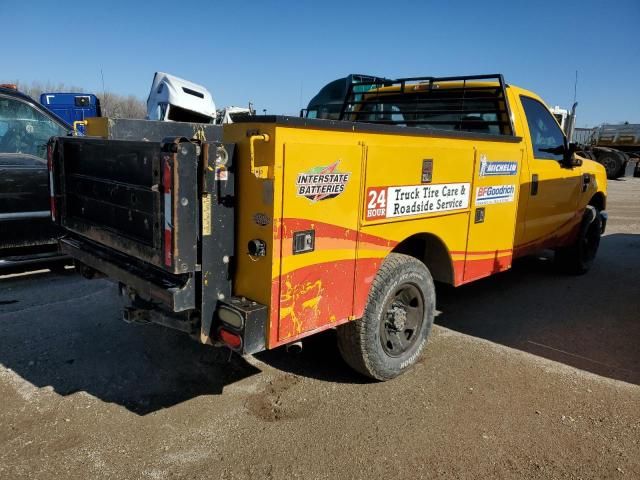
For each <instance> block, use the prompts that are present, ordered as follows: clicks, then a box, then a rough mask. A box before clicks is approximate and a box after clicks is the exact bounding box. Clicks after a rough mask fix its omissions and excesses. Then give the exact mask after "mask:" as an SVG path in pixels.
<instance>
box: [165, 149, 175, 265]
mask: <svg viewBox="0 0 640 480" xmlns="http://www.w3.org/2000/svg"><path fill="white" fill-rule="evenodd" d="M169 160H170V159H169V157H168V156H166V157H165V158H164V165H163V168H162V186H163V187H164V264H165V265H166V266H167V267H170V266H171V264H172V263H173V243H172V241H173V218H172V216H173V203H172V200H171V198H172V196H171V186H172V181H173V178H171V177H172V176H171V163H170V161H169Z"/></svg>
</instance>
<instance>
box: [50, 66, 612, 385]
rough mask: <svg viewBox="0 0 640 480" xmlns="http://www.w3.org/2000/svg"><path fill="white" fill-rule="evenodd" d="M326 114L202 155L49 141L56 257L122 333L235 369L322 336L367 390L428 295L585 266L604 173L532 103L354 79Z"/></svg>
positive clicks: (409, 361)
mask: <svg viewBox="0 0 640 480" xmlns="http://www.w3.org/2000/svg"><path fill="white" fill-rule="evenodd" d="M334 106H335V105H334ZM338 110H339V113H338V116H339V119H338V120H328V119H318V118H316V119H312V118H294V117H281V116H263V117H253V118H251V119H248V120H250V121H240V122H238V123H234V124H231V125H225V126H224V128H223V132H222V138H220V139H217V141H209V142H203V141H196V140H187V139H184V138H176V139H171V140H170V139H166V140H165V141H164V142H161V143H155V142H127V141H113V140H100V139H90V138H57V139H54V140H52V142H51V143H50V146H49V153H50V165H51V175H52V185H53V191H52V201H53V204H54V206H55V208H54V214H55V217H56V221H57V222H58V223H59V224H60V225H61V226H62V227H63V228H64V229H65V230H66V232H67V235H66V237H65V238H64V239H63V240H62V248H63V250H64V251H65V252H67V253H68V254H70V255H71V256H73V257H74V258H75V259H76V260H77V262H78V265H79V266H80V268H81V270H82V271H83V272H84V273H85V274H86V275H87V276H95V275H98V274H102V275H106V276H108V277H110V278H111V279H113V280H115V281H117V282H118V283H119V284H120V286H121V288H120V290H121V293H122V295H123V296H125V298H126V299H127V301H128V304H127V306H126V307H125V309H124V313H123V315H124V318H125V319H126V320H129V321H137V322H154V323H159V324H162V325H165V326H169V327H172V328H177V329H180V330H182V331H185V332H187V333H189V334H191V335H192V336H193V337H194V338H196V339H198V340H199V341H201V342H203V343H207V344H212V345H225V346H227V347H229V348H231V349H233V350H235V351H238V352H240V353H255V352H258V351H260V350H263V349H271V348H275V347H278V346H281V345H285V344H288V343H291V342H294V341H297V340H299V339H301V338H304V337H306V336H308V335H312V334H314V333H316V332H320V331H323V330H326V329H329V328H334V327H337V330H338V342H339V347H340V351H341V353H342V354H343V356H344V358H345V360H346V361H347V363H349V364H350V365H351V366H352V367H353V368H354V369H356V370H357V371H359V372H361V373H363V374H365V375H368V376H370V377H372V378H376V379H379V380H386V379H390V378H393V377H395V376H397V375H398V374H400V373H402V372H403V371H405V370H406V369H408V368H410V367H411V365H413V364H414V363H415V362H416V361H417V359H418V358H419V356H420V354H421V352H422V350H423V348H424V345H425V343H426V339H427V337H428V334H429V331H430V329H431V325H432V323H433V315H434V308H435V301H436V299H435V290H434V281H439V282H444V283H448V284H451V285H454V286H459V285H463V284H465V283H468V282H472V281H474V280H477V279H480V278H484V277H487V276H490V275H493V274H495V273H498V272H501V271H504V270H507V269H509V268H510V267H511V265H512V262H513V260H514V259H515V258H517V257H520V256H524V255H528V254H531V253H534V252H536V251H538V250H541V249H554V250H555V251H556V260H557V262H558V264H559V265H560V266H561V267H562V268H563V269H564V270H567V271H570V272H572V273H585V272H586V271H587V270H588V269H589V267H590V266H591V263H592V262H593V260H594V258H595V255H596V251H597V248H598V244H599V239H600V235H601V233H602V232H603V230H604V226H605V224H606V213H605V206H606V175H605V172H604V169H603V168H602V166H600V165H598V164H596V163H595V162H592V161H589V160H584V159H581V158H579V157H576V155H575V153H574V146H573V145H572V144H568V143H567V141H566V139H565V137H564V135H563V133H562V131H561V129H560V127H559V126H558V124H557V122H556V121H555V119H554V118H553V116H552V115H551V113H550V112H549V110H548V108H547V107H546V106H545V105H544V103H543V102H542V101H541V99H540V98H539V97H537V96H536V95H535V94H533V93H531V92H528V91H526V90H523V89H520V88H517V87H514V86H507V85H506V84H505V83H504V81H503V79H502V76H500V75H484V76H473V77H454V78H433V77H425V78H418V79H416V78H412V79H400V80H389V79H380V78H376V77H363V78H361V79H360V82H358V83H352V84H350V85H349V86H348V87H347V88H346V91H345V95H344V99H343V102H342V105H341V106H340V108H339V109H338ZM334 111H336V109H335V108H334ZM318 117H321V115H319V116H318Z"/></svg>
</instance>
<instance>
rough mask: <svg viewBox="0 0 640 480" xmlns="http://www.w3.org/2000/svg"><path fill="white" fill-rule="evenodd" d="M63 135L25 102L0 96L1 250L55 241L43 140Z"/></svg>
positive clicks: (53, 123)
mask: <svg viewBox="0 0 640 480" xmlns="http://www.w3.org/2000/svg"><path fill="white" fill-rule="evenodd" d="M65 134H66V129H65V128H64V127H62V126H61V125H58V124H57V123H55V122H54V121H53V120H51V119H50V118H49V117H47V116H46V115H44V114H43V113H41V112H40V111H38V110H36V108H35V107H33V106H32V105H30V104H29V103H27V102H25V101H22V100H21V99H18V98H13V97H10V96H5V95H0V232H1V235H0V248H3V247H9V246H11V247H22V246H29V245H37V244H41V243H52V242H53V239H54V237H55V233H54V224H53V222H51V214H50V212H49V178H48V175H47V162H46V160H45V157H46V144H47V141H48V140H49V137H51V136H54V135H65Z"/></svg>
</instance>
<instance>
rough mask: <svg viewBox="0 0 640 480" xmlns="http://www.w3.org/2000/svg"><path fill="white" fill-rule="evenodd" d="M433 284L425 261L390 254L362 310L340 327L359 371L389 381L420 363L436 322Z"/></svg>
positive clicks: (343, 345)
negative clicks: (421, 355) (417, 362)
mask: <svg viewBox="0 0 640 480" xmlns="http://www.w3.org/2000/svg"><path fill="white" fill-rule="evenodd" d="M434 310H435V288H434V285H433V279H432V278H431V274H430V273H429V270H428V269H427V267H426V266H425V265H424V263H422V262H420V261H419V260H417V259H415V258H413V257H410V256H407V255H401V254H397V253H392V254H390V255H389V256H388V257H387V258H386V259H385V261H384V262H383V264H382V266H381V267H380V270H379V271H378V274H377V275H376V277H375V279H374V281H373V284H372V286H371V291H370V292H369V299H368V301H367V306H366V307H365V312H364V315H363V317H362V318H361V319H359V320H354V321H352V322H349V323H347V324H345V325H342V326H340V327H338V347H339V349H340V353H341V354H342V357H343V358H344V359H345V361H346V362H347V363H348V364H349V365H350V366H351V367H352V368H353V369H354V370H356V371H358V372H360V373H362V374H363V375H366V376H368V377H371V378H374V379H376V380H390V379H392V378H394V377H396V376H398V375H400V374H401V373H403V372H404V371H405V370H407V369H409V368H410V367H411V366H412V365H413V364H415V363H416V361H417V360H418V358H419V357H420V354H421V353H422V350H423V349H424V346H425V344H426V340H427V336H428V335H429V332H430V331H431V326H432V325H433V317H434Z"/></svg>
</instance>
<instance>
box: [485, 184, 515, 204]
mask: <svg viewBox="0 0 640 480" xmlns="http://www.w3.org/2000/svg"><path fill="white" fill-rule="evenodd" d="M515 193H516V186H515V185H494V186H490V187H478V188H477V189H476V205H489V204H492V203H508V202H513V198H514V196H515Z"/></svg>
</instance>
